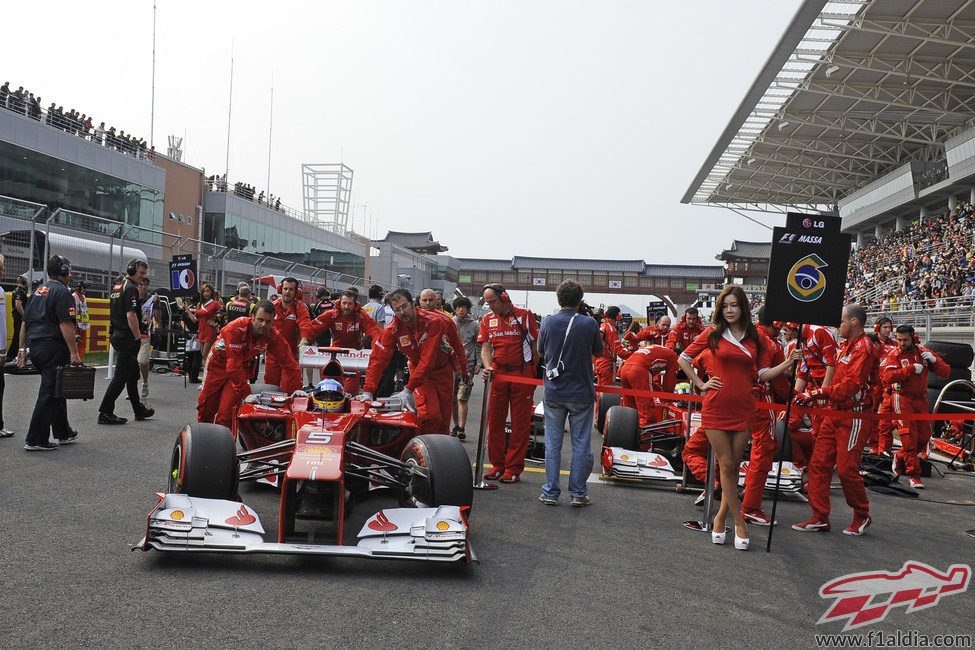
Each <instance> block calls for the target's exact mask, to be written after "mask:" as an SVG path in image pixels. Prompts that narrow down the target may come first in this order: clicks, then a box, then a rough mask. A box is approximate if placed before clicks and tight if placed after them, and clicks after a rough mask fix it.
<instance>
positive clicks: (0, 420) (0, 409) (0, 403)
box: [0, 363, 6, 429]
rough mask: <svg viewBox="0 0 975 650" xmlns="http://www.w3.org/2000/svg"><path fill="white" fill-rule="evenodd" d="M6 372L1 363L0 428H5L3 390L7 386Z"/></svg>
mask: <svg viewBox="0 0 975 650" xmlns="http://www.w3.org/2000/svg"><path fill="white" fill-rule="evenodd" d="M5 375H6V373H4V372H3V364H2V363H0V429H2V428H3V391H4V389H5V388H6V380H5V379H4V377H5Z"/></svg>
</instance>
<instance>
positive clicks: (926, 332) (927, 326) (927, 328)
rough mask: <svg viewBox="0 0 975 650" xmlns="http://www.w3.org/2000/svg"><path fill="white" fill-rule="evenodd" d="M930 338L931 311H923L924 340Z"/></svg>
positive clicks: (926, 340)
mask: <svg viewBox="0 0 975 650" xmlns="http://www.w3.org/2000/svg"><path fill="white" fill-rule="evenodd" d="M930 340H931V312H929V311H926V312H924V342H925V343H927V342H928V341H930Z"/></svg>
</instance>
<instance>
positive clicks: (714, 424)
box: [678, 285, 792, 550]
mask: <svg viewBox="0 0 975 650" xmlns="http://www.w3.org/2000/svg"><path fill="white" fill-rule="evenodd" d="M762 339H763V337H762V336H761V335H760V334H759V333H758V330H757V329H756V328H755V326H754V325H753V324H752V321H751V314H750V313H749V311H748V297H747V296H746V295H745V291H744V289H742V288H741V286H739V285H729V286H727V287H725V289H724V290H723V291H722V292H721V295H720V296H718V300H717V302H716V303H715V309H714V324H713V325H712V326H711V327H709V328H708V329H706V330H705V331H704V332H702V333H701V334H700V335H699V336H698V337H697V338H696V339H694V341H693V342H692V343H691V344H690V345H688V346H687V347H686V348H685V349H684V351H683V352H681V355H680V358H679V360H678V362H679V363H680V367H681V369H682V370H683V371H684V374H686V375H687V377H688V380H689V381H690V382H691V383H692V384H693V385H694V386H697V388H698V389H699V390H704V391H707V392H706V393H705V396H704V407H703V408H702V409H701V426H703V427H704V432H705V433H706V434H707V437H708V441H709V442H710V443H711V448H712V449H714V455H715V458H716V459H717V461H718V470H719V474H720V476H721V507H720V508H718V512H717V514H716V515H715V518H714V529H713V530H714V532H712V535H711V540H712V541H713V542H714V543H715V544H723V543H724V540H725V521H726V518H727V516H728V514H729V513H731V516H732V517H733V519H734V521H735V548H737V549H739V550H747V549H748V543H749V537H748V525H747V524H746V523H745V519H744V517H742V515H741V507H740V505H739V503H738V468H739V466H740V464H741V457H742V454H743V453H744V451H745V444H746V443H747V441H748V423H749V421H750V420H751V418H752V416H753V413H754V411H755V395H754V393H753V388H754V385H755V381H756V380H760V381H771V380H772V379H774V378H775V377H777V376H779V375H781V374H782V373H783V372H785V371H786V370H787V369H788V367H789V365H791V363H792V361H791V360H789V361H783V362H782V363H780V364H779V365H778V366H775V367H772V366H771V363H770V357H769V349H768V347H767V346H766V345H764V343H763V340H762ZM705 348H711V352H712V353H713V354H714V368H713V369H714V374H712V375H711V377H710V379H708V381H706V382H705V381H703V380H702V379H701V378H700V377H698V375H697V374H696V373H695V371H694V367H693V365H692V361H693V359H694V357H695V356H697V355H698V354H699V353H701V352H702V351H704V349H705Z"/></svg>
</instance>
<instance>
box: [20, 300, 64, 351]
mask: <svg viewBox="0 0 975 650" xmlns="http://www.w3.org/2000/svg"><path fill="white" fill-rule="evenodd" d="M11 310H12V311H13V316H14V337H13V338H12V339H10V347H9V348H7V358H8V359H16V358H17V350H19V349H20V324H21V322H22V321H23V316H21V315H20V314H19V313H17V310H16V309H13V308H11ZM70 358H71V357H68V359H70Z"/></svg>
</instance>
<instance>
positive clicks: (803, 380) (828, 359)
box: [780, 323, 837, 467]
mask: <svg viewBox="0 0 975 650" xmlns="http://www.w3.org/2000/svg"><path fill="white" fill-rule="evenodd" d="M780 325H781V326H782V327H783V329H784V330H785V337H786V339H787V340H789V341H795V345H796V346H797V347H799V348H800V349H801V350H802V362H801V363H800V364H799V368H798V371H797V373H796V388H795V391H796V393H801V392H803V391H805V390H806V388H807V387H809V385H810V384H812V388H813V389H816V388H824V387H826V386H829V385H830V383H831V382H832V380H833V373H834V372H835V371H836V353H837V344H836V337H835V336H833V332H832V331H831V330H829V329H828V328H826V327H822V326H820V325H805V326H803V328H802V335H801V336H800V334H799V325H798V324H797V323H780ZM810 419H811V422H812V428H813V430H814V431H818V428H817V426H818V418H816V417H811V418H810ZM789 435H790V436H791V438H792V443H793V444H792V453H793V463H795V464H797V465H799V466H800V467H804V466H805V465H807V464H808V462H809V456H810V455H811V454H812V448H813V440H812V436H811V435H810V434H809V433H808V432H807V431H804V430H803V429H802V415H801V414H800V413H798V412H795V413H793V414H792V417H790V418H789Z"/></svg>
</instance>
